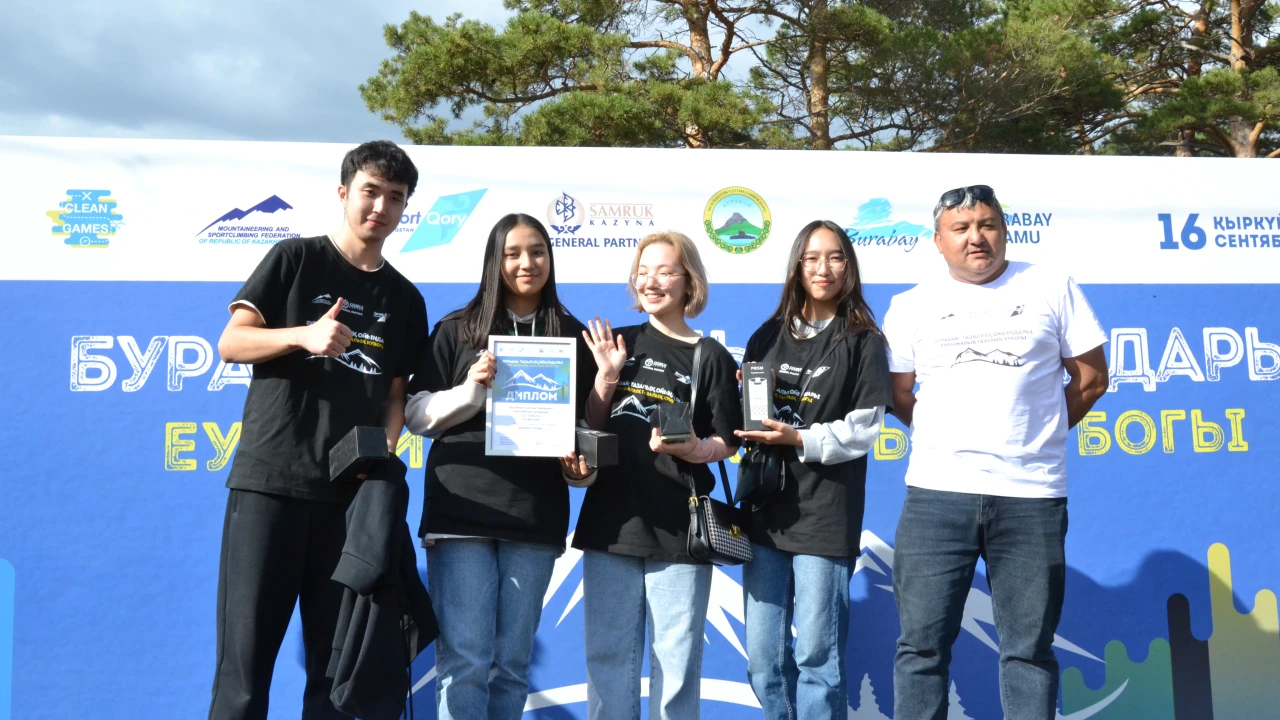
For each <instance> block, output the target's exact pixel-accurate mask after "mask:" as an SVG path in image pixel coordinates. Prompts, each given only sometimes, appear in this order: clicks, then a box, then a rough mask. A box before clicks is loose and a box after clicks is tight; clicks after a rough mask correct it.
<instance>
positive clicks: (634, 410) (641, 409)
mask: <svg viewBox="0 0 1280 720" xmlns="http://www.w3.org/2000/svg"><path fill="white" fill-rule="evenodd" d="M655 407H657V405H650V406H648V407H645V405H644V403H642V402H640V398H639V397H637V396H635V395H628V396H626V397H625V398H623V400H622V402H620V403H618V404H617V405H614V406H613V412H612V413H610V414H609V417H618V416H619V415H630V416H631V417H638V418H640V419H641V420H643V421H645V422H649V415H651V414H652V413H653V409H654V408H655Z"/></svg>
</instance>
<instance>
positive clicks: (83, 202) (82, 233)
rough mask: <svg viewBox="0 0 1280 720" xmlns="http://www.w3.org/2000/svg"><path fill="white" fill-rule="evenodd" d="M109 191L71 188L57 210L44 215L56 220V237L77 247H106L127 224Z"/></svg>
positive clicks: (54, 228) (54, 230) (54, 227)
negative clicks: (121, 227) (117, 209)
mask: <svg viewBox="0 0 1280 720" xmlns="http://www.w3.org/2000/svg"><path fill="white" fill-rule="evenodd" d="M110 195H111V191H110V190H68V191H67V199H65V200H63V201H62V202H60V203H58V209H57V210H49V211H48V212H46V213H45V215H48V216H49V219H50V220H52V221H53V236H54V237H60V238H63V241H62V242H63V243H65V244H67V245H70V246H71V247H75V248H105V247H107V246H108V245H110V244H111V238H112V237H113V236H114V235H115V234H116V231H117V230H119V229H120V226H122V225H124V220H123V219H121V216H120V213H117V212H116V201H115V199H114V198H112V197H110Z"/></svg>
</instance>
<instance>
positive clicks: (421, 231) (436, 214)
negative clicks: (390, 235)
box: [400, 188, 488, 253]
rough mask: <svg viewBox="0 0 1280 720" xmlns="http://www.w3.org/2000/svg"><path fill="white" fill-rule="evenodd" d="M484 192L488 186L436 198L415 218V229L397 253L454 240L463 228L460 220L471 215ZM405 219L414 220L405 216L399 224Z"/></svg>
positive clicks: (464, 219)
mask: <svg viewBox="0 0 1280 720" xmlns="http://www.w3.org/2000/svg"><path fill="white" fill-rule="evenodd" d="M487 191H488V188H485V189H481V190H472V191H470V192H464V193H458V194H456V195H442V196H440V197H439V198H436V201H435V202H434V203H432V205H431V209H430V210H428V211H427V212H426V213H425V214H424V215H422V217H420V218H418V219H417V223H418V227H417V229H416V230H414V231H413V234H412V235H410V236H409V239H408V240H407V241H405V244H404V247H402V248H400V252H402V253H406V252H410V251H412V250H422V249H424V248H430V247H436V246H438V245H448V244H449V243H450V242H453V239H454V238H455V237H457V236H458V231H459V230H461V229H462V225H463V223H465V222H466V221H467V218H469V217H471V213H472V212H473V211H474V210H475V209H476V206H477V205H479V204H480V198H483V197H484V194H485V193H486V192H487ZM406 220H407V221H408V222H413V221H414V219H413V216H411V215H406V216H405V218H402V219H401V225H404V224H405V222H406Z"/></svg>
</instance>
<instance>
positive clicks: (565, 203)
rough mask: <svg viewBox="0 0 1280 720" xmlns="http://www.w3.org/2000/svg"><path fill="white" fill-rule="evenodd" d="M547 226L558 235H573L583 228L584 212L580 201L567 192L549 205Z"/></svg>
mask: <svg viewBox="0 0 1280 720" xmlns="http://www.w3.org/2000/svg"><path fill="white" fill-rule="evenodd" d="M547 224H548V225H550V226H551V229H552V230H553V231H555V233H556V234H557V235H572V234H574V233H576V232H578V228H580V227H582V210H580V209H579V207H578V199H577V198H575V197H574V196H572V195H570V194H569V193H567V192H562V193H560V197H558V198H556V199H554V200H552V201H551V202H549V203H547Z"/></svg>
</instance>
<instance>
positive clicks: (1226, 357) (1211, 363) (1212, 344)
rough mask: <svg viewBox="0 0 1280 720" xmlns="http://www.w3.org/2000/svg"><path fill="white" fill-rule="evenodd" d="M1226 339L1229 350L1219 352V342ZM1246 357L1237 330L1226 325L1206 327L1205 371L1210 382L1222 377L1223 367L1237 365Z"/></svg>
mask: <svg viewBox="0 0 1280 720" xmlns="http://www.w3.org/2000/svg"><path fill="white" fill-rule="evenodd" d="M1223 341H1226V343H1227V347H1228V350H1227V352H1225V353H1221V352H1218V343H1220V342H1223ZM1243 357H1244V343H1242V342H1241V341H1240V335H1239V333H1237V332H1236V331H1235V330H1232V329H1231V328H1225V327H1207V328H1205V329H1204V371H1205V375H1206V377H1208V379H1209V382H1218V380H1220V379H1221V376H1222V373H1221V369H1222V368H1224V367H1231V366H1232V365H1237V364H1239V363H1240V360H1241V359H1242V358H1243Z"/></svg>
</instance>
